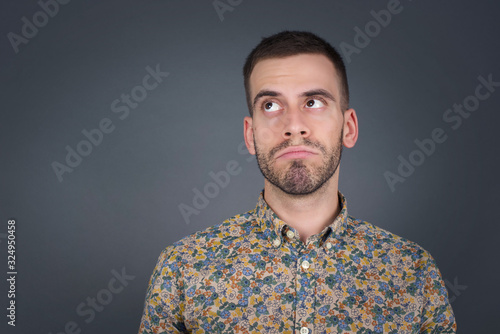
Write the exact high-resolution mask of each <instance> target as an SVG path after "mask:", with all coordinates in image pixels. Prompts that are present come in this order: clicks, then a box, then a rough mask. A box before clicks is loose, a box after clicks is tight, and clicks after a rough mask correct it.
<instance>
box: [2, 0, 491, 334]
mask: <svg viewBox="0 0 500 334" xmlns="http://www.w3.org/2000/svg"><path fill="white" fill-rule="evenodd" d="M223 2H225V3H227V0H223ZM232 3H233V4H237V3H238V1H235V0H233V1H232ZM387 4H388V1H356V2H353V1H350V2H347V1H319V0H318V1H249V0H244V1H243V2H241V3H240V4H239V5H236V6H231V7H232V11H227V12H225V13H223V20H221V19H220V17H219V15H218V14H217V11H216V10H215V8H214V6H213V3H212V1H211V0H206V1H165V0H163V1H130V0H128V1H124V0H122V1H72V2H70V3H68V4H66V5H60V8H59V12H58V13H57V14H56V15H55V16H54V17H53V18H50V19H49V21H48V23H47V24H46V25H45V26H43V27H41V28H39V31H38V34H37V35H36V36H34V37H33V38H31V39H29V42H28V43H27V44H21V45H20V46H19V52H18V53H15V52H14V49H13V47H12V46H11V43H10V42H9V40H8V38H7V34H8V33H9V32H13V33H16V34H21V28H22V25H23V22H22V21H21V18H22V17H23V16H25V17H27V18H28V19H29V20H30V21H31V22H33V19H32V18H33V15H34V14H35V13H36V12H38V11H40V8H41V7H40V5H39V4H38V3H37V2H36V1H3V2H2V4H1V11H0V13H1V14H0V15H1V18H2V19H1V32H2V34H3V37H2V39H1V43H0V55H1V65H2V66H1V68H0V71H1V87H0V88H1V92H2V98H1V102H2V109H1V119H0V136H1V153H2V156H1V159H0V170H1V184H0V186H1V188H0V189H1V193H0V212H1V221H2V225H1V226H2V228H1V230H0V233H1V234H0V249H1V253H0V254H3V255H2V256H1V258H0V262H1V265H0V267H1V268H3V269H2V271H3V272H4V274H0V277H4V276H6V272H7V269H6V262H7V253H6V251H7V243H6V239H5V238H6V232H7V227H6V226H7V220H8V219H11V218H15V219H16V221H17V230H16V236H17V253H16V257H17V258H16V260H17V271H18V275H17V294H16V303H17V310H16V311H17V322H16V323H17V325H16V327H15V328H12V327H10V326H7V324H6V322H7V318H6V317H5V315H3V316H2V318H1V321H0V322H1V324H0V331H1V332H2V333H5V332H7V333H28V332H36V333H50V332H52V333H54V334H55V333H59V332H64V328H65V326H66V324H67V323H68V322H70V321H74V322H75V323H76V324H77V325H78V326H79V328H80V329H81V330H82V333H110V332H111V333H136V332H137V329H138V327H139V321H140V317H141V313H142V308H143V303H144V296H145V292H146V288H147V282H148V280H149V277H150V275H151V273H152V270H153V267H154V265H155V263H156V260H157V258H158V256H159V254H160V252H161V250H162V249H163V248H164V247H166V246H167V245H170V244H171V243H173V242H174V241H176V240H179V239H180V238H182V237H183V236H186V235H188V234H190V233H192V232H195V231H198V230H201V229H204V228H206V227H208V226H211V225H214V224H217V223H220V222H222V221H223V220H224V219H226V218H229V217H231V216H233V215H235V214H237V213H242V212H245V211H247V210H250V209H252V208H254V206H255V203H256V200H257V197H258V194H259V191H260V190H261V189H262V188H263V184H264V183H263V178H262V176H261V174H260V172H259V170H258V168H257V164H256V162H255V160H252V159H250V161H248V160H247V158H248V157H249V154H248V152H246V149H244V150H239V149H238V147H239V145H240V143H241V142H242V140H243V136H242V130H243V121H242V119H243V117H244V116H246V115H247V110H246V105H245V98H244V90H243V83H242V75H241V68H242V66H243V62H244V59H245V57H246V56H247V54H248V53H249V52H250V50H251V49H252V48H253V47H254V46H255V45H256V44H257V43H258V42H259V41H260V39H261V37H263V36H268V35H270V34H273V33H275V32H278V31H281V30H283V29H299V30H309V31H312V32H315V33H317V34H319V35H320V36H321V37H323V38H325V39H326V40H328V41H329V42H330V43H332V45H334V46H336V47H338V46H339V45H340V44H341V43H342V42H345V43H349V44H351V45H354V36H355V30H354V28H355V27H360V28H361V29H364V27H365V24H367V23H368V22H369V21H373V17H372V15H371V14H370V11H372V10H375V11H379V10H382V9H385V8H387ZM401 6H402V8H403V9H402V11H401V12H400V13H398V14H397V15H393V16H392V20H391V22H390V23H389V25H387V27H384V28H382V29H381V31H380V32H379V33H378V35H377V36H375V37H373V38H372V39H371V41H370V43H369V45H367V46H366V47H365V48H362V49H361V50H360V52H359V53H358V54H353V55H352V57H351V58H352V59H351V61H350V62H348V64H347V71H348V77H349V82H350V88H351V106H352V107H353V108H355V109H356V111H357V113H358V118H359V127H360V136H359V140H358V142H357V144H356V146H355V147H354V148H353V149H345V150H344V155H343V159H342V163H341V169H340V171H341V173H340V190H341V191H342V192H343V193H344V195H346V197H347V203H348V207H349V211H350V214H351V215H353V216H354V217H357V218H362V219H364V220H366V221H369V222H371V223H373V224H375V225H378V226H380V227H382V228H385V229H388V230H389V231H391V232H393V233H396V234H398V235H400V236H403V237H406V238H408V239H410V240H412V241H415V242H417V243H419V244H420V245H421V246H423V247H424V248H425V249H427V250H428V251H429V252H430V253H431V254H432V255H433V256H434V258H435V259H436V261H437V263H438V266H439V268H440V270H441V272H442V275H443V277H444V278H445V279H446V280H447V281H448V282H449V283H450V284H449V286H448V291H449V294H450V297H451V298H452V300H453V303H452V305H453V309H454V311H455V315H456V317H457V321H458V327H459V332H461V333H491V332H493V330H494V329H496V327H497V326H496V324H497V319H496V318H497V312H494V311H498V305H497V302H498V300H499V297H500V295H499V292H498V288H497V280H498V274H499V270H498V253H499V252H498V248H497V244H498V235H499V234H498V233H499V232H500V231H499V227H498V211H497V210H498V207H497V205H498V204H497V203H498V201H499V199H500V196H499V190H498V189H499V188H498V182H497V179H496V176H495V173H494V171H495V170H496V171H498V167H497V166H498V162H499V159H498V148H496V147H497V145H498V135H497V133H496V132H497V131H498V124H499V121H500V117H499V115H498V111H499V110H498V107H499V104H500V91H495V92H493V93H492V94H491V97H490V98H488V99H487V100H485V101H481V103H480V106H479V108H478V110H477V111H474V112H473V113H472V114H471V116H470V117H469V118H467V119H464V120H463V123H462V124H461V126H460V128H458V129H456V130H453V129H452V128H451V127H450V124H449V123H446V122H444V121H443V114H444V112H445V110H447V109H448V108H450V107H452V106H453V104H454V103H457V104H459V103H462V102H463V101H464V99H465V98H466V97H467V96H469V95H471V94H473V93H474V90H475V88H476V86H477V85H478V84H479V81H478V79H477V78H478V76H480V75H482V76H483V77H485V78H486V77H487V76H488V75H490V74H491V75H492V76H493V80H495V81H500V65H499V62H498V59H499V58H500V48H499V46H498V36H499V32H500V24H499V23H498V22H499V21H498V14H499V9H500V5H499V4H498V3H497V2H493V1H448V2H446V3H443V2H439V3H437V2H435V1H430V0H427V1H424V0H419V1H408V0H401ZM157 64H160V69H161V70H162V71H166V72H169V73H170V75H169V76H168V77H167V78H165V79H164V81H163V82H162V83H161V84H159V85H158V87H157V88H156V89H154V90H152V91H149V92H148V96H147V98H146V99H145V100H144V101H142V102H141V103H140V104H139V105H138V107H137V108H135V109H134V110H131V112H130V114H129V116H128V117H127V118H126V119H123V120H121V119H120V118H119V115H121V114H117V113H114V112H113V111H112V110H111V107H110V105H111V103H112V102H113V101H114V100H115V99H117V98H120V95H121V94H130V92H131V90H132V89H133V88H134V87H135V86H137V85H140V84H141V83H142V79H143V77H144V76H145V75H146V74H147V72H146V70H145V68H146V67H147V66H151V67H153V68H154V67H155V66H156V65H157ZM103 118H109V119H110V120H111V121H112V123H113V125H114V126H115V129H114V131H113V132H112V133H110V134H106V135H104V138H103V140H102V143H101V144H100V145H98V146H95V147H93V150H92V152H91V154H90V155H88V156H87V157H84V158H83V160H82V162H81V164H80V165H79V166H77V167H76V168H74V170H73V172H72V173H66V174H64V175H63V181H62V182H59V180H58V178H57V177H56V175H55V173H54V171H53V169H52V166H51V164H52V163H53V162H54V161H58V162H60V163H64V160H65V157H66V149H65V147H66V146H67V145H69V146H71V147H72V148H73V149H75V147H76V145H77V144H78V142H80V141H81V140H83V139H85V137H84V136H83V135H82V130H84V129H87V130H91V129H94V128H96V127H98V124H99V122H100V121H101V120H102V119H103ZM438 127H439V128H442V129H443V130H444V131H445V132H446V134H447V136H448V137H447V140H446V141H445V142H444V143H442V144H438V145H437V146H436V149H435V152H434V153H433V154H432V155H430V156H428V157H426V159H425V162H424V163H423V164H422V165H421V166H419V167H417V168H416V169H415V171H414V172H413V174H412V175H411V176H409V177H408V178H407V179H406V181H405V182H404V183H399V184H397V185H396V189H395V191H394V192H392V191H391V189H390V188H389V186H388V184H387V182H386V180H385V178H384V176H383V174H384V172H386V171H392V172H396V169H397V166H398V164H399V162H398V156H399V155H402V156H403V157H405V158H408V156H409V155H410V153H411V152H412V151H413V150H415V149H416V146H415V144H414V140H415V139H420V140H422V139H424V138H428V137H429V136H430V134H431V131H432V130H433V129H435V128H438ZM230 160H235V161H237V162H238V164H239V166H240V167H241V173H239V174H238V175H235V176H232V177H231V180H230V182H229V184H228V185H227V186H226V187H225V188H222V189H220V192H219V194H218V196H216V197H214V198H212V199H210V202H209V204H208V205H207V206H206V208H204V209H202V210H200V213H199V214H198V215H193V216H191V217H190V223H189V224H187V223H186V221H185V220H184V219H183V217H182V215H181V214H180V211H179V205H180V204H181V203H184V204H187V205H192V201H193V197H194V192H193V189H195V188H196V189H200V190H202V189H203V187H204V186H205V185H206V184H208V183H209V182H210V181H211V177H210V176H209V173H210V172H214V173H216V172H219V171H221V170H224V169H225V168H226V164H227V162H228V161H230ZM122 268H125V271H126V273H127V275H132V276H134V277H135V278H134V279H133V280H131V281H129V283H128V285H127V286H126V287H125V288H124V289H123V290H122V291H121V292H120V293H116V294H113V295H112V300H111V301H110V302H109V304H107V305H105V306H104V307H103V309H102V310H101V311H100V312H96V314H95V318H94V319H93V320H92V321H90V322H89V323H87V322H86V321H85V320H86V319H88V316H81V315H79V314H78V313H77V306H78V305H79V304H80V303H82V302H83V303H85V302H86V300H87V298H88V297H90V298H95V297H96V296H97V295H98V294H99V293H101V295H102V296H104V294H105V292H102V289H106V288H107V286H108V283H109V282H110V280H111V278H112V277H113V274H112V272H111V271H112V270H116V271H121V270H122ZM454 282H456V283H454ZM454 284H458V285H460V286H461V287H459V288H458V289H457V288H456V287H455V288H454V287H453V285H454ZM464 286H466V287H464ZM0 296H1V297H0V301H1V302H0V306H1V308H2V309H3V310H4V311H3V312H2V313H3V314H5V313H6V311H5V308H6V307H7V301H8V299H7V285H6V280H5V279H1V283H0ZM86 309H88V307H86Z"/></svg>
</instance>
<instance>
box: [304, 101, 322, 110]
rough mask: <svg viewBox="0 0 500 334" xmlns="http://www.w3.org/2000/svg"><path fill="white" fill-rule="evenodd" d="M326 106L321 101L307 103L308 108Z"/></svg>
mask: <svg viewBox="0 0 500 334" xmlns="http://www.w3.org/2000/svg"><path fill="white" fill-rule="evenodd" d="M324 106H325V104H324V103H323V102H322V101H321V100H317V99H310V100H307V102H306V108H322V107H324Z"/></svg>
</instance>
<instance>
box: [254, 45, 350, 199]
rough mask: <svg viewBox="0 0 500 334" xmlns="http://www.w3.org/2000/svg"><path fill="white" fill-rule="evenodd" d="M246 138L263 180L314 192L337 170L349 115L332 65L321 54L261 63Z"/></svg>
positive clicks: (294, 191)
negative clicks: (345, 109)
mask: <svg viewBox="0 0 500 334" xmlns="http://www.w3.org/2000/svg"><path fill="white" fill-rule="evenodd" d="M250 91H251V92H250V93H251V97H252V99H253V101H252V102H254V107H253V118H250V117H246V118H245V139H246V143H247V148H248V149H249V151H250V153H252V154H255V155H256V157H257V163H258V165H259V168H260V170H261V172H262V174H263V175H264V177H265V178H266V179H267V180H268V181H269V182H270V183H272V184H273V185H275V186H276V187H278V188H279V189H281V190H282V191H283V192H285V193H287V194H293V195H306V194H310V193H313V192H315V191H316V190H318V189H319V188H321V186H323V185H324V184H325V182H326V181H328V180H329V179H330V178H331V177H332V176H333V175H334V174H335V173H336V171H337V169H338V165H339V162H340V157H341V154H342V144H343V137H344V136H343V128H344V116H343V113H342V111H341V109H340V98H341V96H340V89H339V83H338V79H337V74H336V70H335V68H334V66H333V64H332V62H331V61H330V60H329V59H328V58H327V57H325V56H323V55H319V54H300V55H295V56H290V57H286V58H272V59H265V60H262V61H259V62H258V63H257V64H256V65H255V67H254V70H253V72H252V74H251V76H250Z"/></svg>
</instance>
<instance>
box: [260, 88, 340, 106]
mask: <svg viewBox="0 0 500 334" xmlns="http://www.w3.org/2000/svg"><path fill="white" fill-rule="evenodd" d="M318 95H319V96H323V97H325V98H327V99H329V100H331V101H333V102H335V101H336V100H335V98H334V97H333V95H332V94H330V92H328V91H327V90H324V89H321V88H319V89H312V90H308V91H306V92H303V93H302V94H300V95H299V96H300V97H310V96H318ZM264 96H272V97H276V96H281V93H280V92H277V91H274V90H261V91H260V92H258V93H257V95H255V98H254V99H253V104H252V108H253V109H255V105H256V104H257V101H259V99H260V98H262V97H264Z"/></svg>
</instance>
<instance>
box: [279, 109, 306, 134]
mask: <svg viewBox="0 0 500 334" xmlns="http://www.w3.org/2000/svg"><path fill="white" fill-rule="evenodd" d="M282 121H283V123H284V127H283V130H282V136H283V138H284V139H294V138H295V137H299V138H307V137H309V135H310V134H311V130H310V129H309V127H308V126H307V122H306V119H305V115H304V113H303V112H302V111H301V110H300V109H298V108H291V109H289V110H287V112H286V113H285V115H283V118H282Z"/></svg>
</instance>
